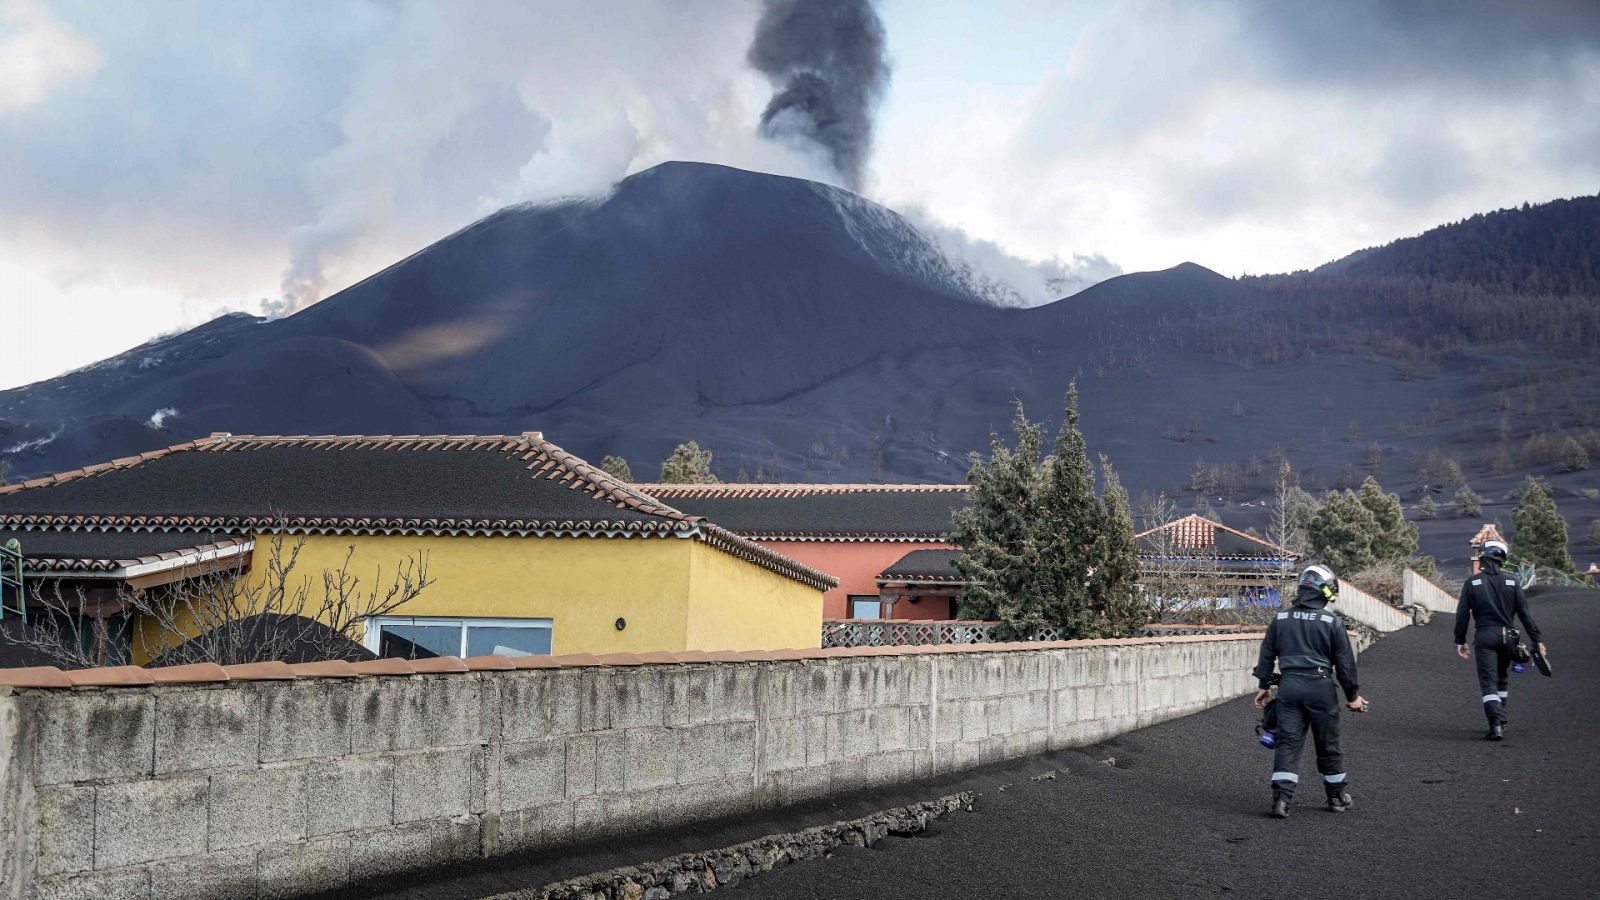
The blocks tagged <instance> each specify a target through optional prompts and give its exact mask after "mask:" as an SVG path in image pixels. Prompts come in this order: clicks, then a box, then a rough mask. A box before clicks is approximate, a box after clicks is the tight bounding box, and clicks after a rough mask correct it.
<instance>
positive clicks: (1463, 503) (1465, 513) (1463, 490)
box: [1450, 484, 1483, 519]
mask: <svg viewBox="0 0 1600 900" xmlns="http://www.w3.org/2000/svg"><path fill="white" fill-rule="evenodd" d="M1450 508H1451V510H1452V511H1453V512H1455V514H1456V516H1457V517H1458V518H1462V519H1466V518H1471V517H1474V516H1481V515H1483V498H1482V497H1479V496H1478V494H1477V492H1476V491H1474V490H1473V489H1472V488H1470V487H1468V486H1467V485H1464V484H1463V485H1462V486H1461V487H1459V488H1456V498H1455V501H1454V502H1453V503H1452V504H1451V505H1450Z"/></svg>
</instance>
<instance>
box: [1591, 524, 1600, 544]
mask: <svg viewBox="0 0 1600 900" xmlns="http://www.w3.org/2000/svg"><path fill="white" fill-rule="evenodd" d="M1589 546H1591V547H1600V519H1595V520H1594V521H1593V522H1590V523H1589Z"/></svg>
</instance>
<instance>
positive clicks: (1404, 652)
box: [730, 592, 1600, 900]
mask: <svg viewBox="0 0 1600 900" xmlns="http://www.w3.org/2000/svg"><path fill="white" fill-rule="evenodd" d="M1533 611H1534V617H1535V619H1536V620H1537V621H1538V622H1539V625H1540V627H1541V628H1543V629H1544V633H1545V640H1546V643H1547V644H1549V645H1550V653H1551V659H1552V663H1553V664H1554V666H1555V667H1556V671H1555V677H1554V678H1549V679H1546V678H1544V677H1542V676H1540V675H1538V674H1536V673H1535V672H1534V671H1533V670H1532V668H1531V667H1530V669H1529V671H1528V672H1527V673H1526V674H1522V675H1516V674H1513V675H1512V682H1511V702H1510V704H1509V706H1508V714H1509V717H1510V720H1511V723H1510V726H1509V727H1508V728H1507V737H1506V740H1505V741H1504V742H1502V743H1498V744H1495V743H1489V742H1487V741H1484V740H1483V732H1484V730H1485V722H1484V718H1483V713H1482V709H1481V706H1480V694H1479V690H1478V687H1477V684H1476V681H1475V678H1474V676H1473V670H1472V664H1471V663H1469V662H1466V661H1463V660H1461V659H1459V658H1457V657H1456V655H1455V653H1454V648H1453V647H1452V646H1451V635H1450V628H1451V625H1452V623H1453V621H1454V617H1452V616H1448V615H1445V616H1437V617H1435V618H1434V620H1433V622H1432V623H1430V624H1429V625H1427V626H1424V627H1420V628H1408V629H1406V630H1404V631H1402V632H1399V633H1398V634H1395V635H1392V636H1390V637H1387V638H1385V639H1384V640H1382V641H1381V642H1379V643H1378V644H1377V645H1376V646H1374V647H1373V648H1371V649H1370V650H1369V651H1368V652H1367V654H1365V655H1364V657H1363V658H1362V660H1361V669H1360V674H1361V687H1362V693H1363V694H1365V695H1366V696H1367V697H1368V698H1369V699H1370V700H1371V701H1372V704H1373V706H1372V711H1371V712H1369V713H1367V714H1365V715H1356V714H1354V713H1349V712H1346V713H1345V717H1344V734H1345V758H1346V766H1347V769H1348V771H1349V773H1350V781H1351V785H1352V787H1351V791H1352V793H1353V794H1354V796H1355V799H1356V806H1355V809H1354V810H1352V811H1350V812H1348V813H1345V814H1342V815H1339V814H1333V813H1329V812H1327V811H1325V810H1324V809H1323V808H1322V803H1323V797H1322V790H1321V786H1320V784H1319V783H1318V782H1319V779H1317V777H1316V773H1315V766H1314V761H1313V759H1312V756H1311V753H1310V751H1309V749H1308V752H1307V753H1306V756H1305V758H1304V759H1303V761H1302V770H1301V771H1302V778H1303V783H1304V788H1303V789H1302V790H1301V792H1300V798H1299V801H1298V802H1297V804H1296V806H1295V808H1294V810H1293V813H1292V815H1291V816H1290V818H1288V819H1286V820H1282V821H1279V820H1273V819H1269V818H1267V817H1266V816H1265V810H1266V807H1267V805H1268V801H1269V799H1270V790H1269V788H1268V786H1267V778H1268V772H1269V770H1270V768H1271V760H1270V752H1269V751H1267V750H1265V749H1264V748H1262V747H1260V746H1257V745H1256V744H1255V743H1254V734H1253V730H1252V729H1253V724H1254V721H1255V715H1256V714H1255V711H1254V710H1253V709H1252V708H1251V707H1250V705H1249V700H1248V699H1242V700H1239V701H1235V702H1232V703H1228V704H1225V705H1223V706H1220V707H1217V708H1215V709H1211V710H1208V711H1206V712H1203V713H1199V714H1196V715H1193V716H1189V717H1186V718H1183V719H1179V720H1176V721H1173V722H1168V723H1165V724H1162V725H1158V726H1154V727H1151V728H1147V729H1144V730H1141V731H1138V732H1134V733H1132V734H1129V735H1126V736H1124V737H1123V738H1120V739H1118V740H1116V741H1112V742H1110V743H1108V744H1105V745H1102V746H1100V747H1096V748H1092V749H1090V750H1089V751H1087V752H1083V753H1067V754H1058V755H1056V756H1053V757H1050V758H1046V759H1040V760H1036V761H1035V762H1034V764H1033V766H1032V768H1033V769H1036V770H1038V771H1036V772H1034V773H1033V774H1038V772H1042V771H1044V770H1047V769H1051V768H1058V769H1059V768H1065V770H1066V771H1065V772H1064V773H1063V774H1060V775H1059V776H1058V777H1057V778H1056V779H1054V780H1045V781H1032V780H1030V778H1029V777H1026V776H1027V775H1028V773H1027V772H1019V773H1018V774H1017V777H1015V778H1014V779H1013V780H1012V782H1011V783H1010V785H1009V786H1008V787H1007V788H1006V789H1005V790H1004V791H1000V790H998V789H990V790H987V791H985V793H984V795H983V796H982V797H981V798H980V799H979V802H978V808H977V810H976V811H975V812H972V813H969V814H955V815H952V816H950V817H947V818H946V819H944V820H942V821H941V822H940V823H939V824H938V825H937V826H936V827H935V829H934V830H933V831H932V832H931V833H930V834H928V835H926V836H922V837H917V838H909V839H903V840H890V841H886V842H883V843H881V844H879V845H878V846H877V847H875V848H873V849H870V850H864V849H856V848H848V849H846V850H844V851H841V852H839V853H837V854H835V855H834V856H833V857H832V858H831V859H827V860H822V861H818V862H813V863H802V864H798V865H792V866H787V867H784V868H782V869H778V870H776V871H774V872H772V873H769V874H766V875H762V876H761V877H759V878H757V879H754V880H752V881H750V882H747V883H746V884H745V885H744V886H741V887H740V888H738V889H736V890H735V891H734V892H731V893H730V897H731V896H740V895H743V896H759V897H768V898H779V900H781V898H796V900H798V898H851V897H882V896H900V897H950V898H957V897H959V898H967V897H974V896H979V897H1050V896H1065V895H1082V896H1094V897H1133V896H1139V897H1191V896H1196V895H1205V894H1227V893H1241V894H1246V895H1249V896H1268V897H1276V896H1289V895H1293V894H1302V893H1304V894H1312V895H1323V896H1338V897H1402V896H1406V897H1417V896H1429V897H1433V896H1439V897H1445V896H1453V897H1495V896H1517V897H1594V896H1600V770H1597V769H1596V767H1595V760H1596V756H1597V754H1600V704H1597V703H1596V692H1597V689H1600V652H1596V647H1595V644H1596V641H1597V640H1600V592H1577V593H1571V592H1568V593H1565V595H1563V596H1556V595H1548V594H1547V595H1545V596H1543V597H1538V598H1535V599H1534V600H1533ZM1110 758H1115V764H1114V765H1111V764H1107V763H1106V762H1103V761H1102V760H1106V759H1110Z"/></svg>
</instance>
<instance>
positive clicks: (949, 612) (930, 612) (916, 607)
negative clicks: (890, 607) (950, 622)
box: [894, 594, 956, 622]
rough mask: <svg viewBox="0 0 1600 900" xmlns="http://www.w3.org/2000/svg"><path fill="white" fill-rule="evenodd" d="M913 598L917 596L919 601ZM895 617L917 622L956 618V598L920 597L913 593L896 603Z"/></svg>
mask: <svg viewBox="0 0 1600 900" xmlns="http://www.w3.org/2000/svg"><path fill="white" fill-rule="evenodd" d="M913 598H916V601H917V602H915V603H912V602H911V601H912V599H913ZM894 617H895V618H896V619H909V620H912V621H917V622H926V621H933V620H941V619H954V618H955V617H956V606H955V598H954V597H933V596H928V597H918V596H917V595H916V594H912V595H911V596H910V597H906V598H905V599H903V600H901V601H899V602H898V603H896V604H895V605H894Z"/></svg>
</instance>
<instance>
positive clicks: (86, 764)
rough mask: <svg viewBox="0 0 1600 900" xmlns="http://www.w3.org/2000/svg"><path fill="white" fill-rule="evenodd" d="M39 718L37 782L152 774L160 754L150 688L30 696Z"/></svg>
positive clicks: (32, 716)
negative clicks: (157, 755) (157, 746)
mask: <svg viewBox="0 0 1600 900" xmlns="http://www.w3.org/2000/svg"><path fill="white" fill-rule="evenodd" d="M25 702H26V703H27V705H28V706H29V707H31V709H27V708H25V709H24V711H23V715H24V716H26V717H27V719H28V720H29V721H31V722H34V723H37V728H38V734H37V737H36V739H35V740H36V744H35V750H34V759H33V769H32V771H33V782H34V784H36V785H43V784H59V783H62V782H68V781H88V780H90V779H97V778H132V777H136V776H139V775H149V774H151V772H152V771H153V767H154V757H155V742H156V741H155V734H156V729H155V719H156V716H155V698H154V696H152V695H151V694H150V693H149V692H148V691H137V690H130V691H118V690H116V689H112V690H108V691H104V692H80V691H52V692H49V693H38V694H35V695H33V696H31V697H28V698H26V701H25Z"/></svg>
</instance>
